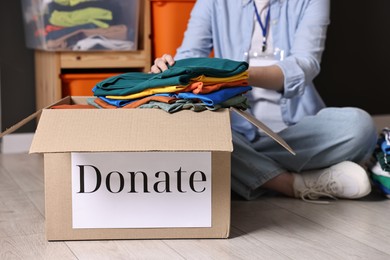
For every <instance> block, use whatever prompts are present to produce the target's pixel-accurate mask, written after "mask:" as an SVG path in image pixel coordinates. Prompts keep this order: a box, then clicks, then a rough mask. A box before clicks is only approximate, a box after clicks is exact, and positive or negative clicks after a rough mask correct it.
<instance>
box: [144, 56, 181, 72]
mask: <svg viewBox="0 0 390 260" xmlns="http://www.w3.org/2000/svg"><path fill="white" fill-rule="evenodd" d="M173 64H175V60H174V59H173V57H172V56H171V55H169V54H164V55H163V56H162V57H161V58H156V59H155V60H154V64H153V65H152V67H151V68H150V73H160V72H163V71H164V70H167V69H168V65H170V66H172V65H173Z"/></svg>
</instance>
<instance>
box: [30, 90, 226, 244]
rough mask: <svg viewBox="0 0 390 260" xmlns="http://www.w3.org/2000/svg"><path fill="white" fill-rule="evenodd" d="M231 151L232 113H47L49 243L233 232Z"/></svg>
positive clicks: (42, 149)
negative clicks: (230, 114) (231, 213)
mask: <svg viewBox="0 0 390 260" xmlns="http://www.w3.org/2000/svg"><path fill="white" fill-rule="evenodd" d="M59 104H86V97H67V98H65V99H63V100H61V101H60V102H59ZM232 149H233V147H232V137H231V130H230V117H229V110H227V109H221V110H218V111H204V112H199V113H196V112H193V111H188V110H183V111H179V112H176V113H174V114H169V113H167V112H165V111H163V110H160V109H50V108H47V109H43V111H42V114H41V117H40V120H39V124H38V127H37V130H36V133H35V136H34V139H33V142H32V145H31V149H30V152H31V153H43V154H44V172H45V207H46V208H45V216H46V237H47V240H96V239H162V238H227V237H228V236H229V229H230V156H231V152H232Z"/></svg>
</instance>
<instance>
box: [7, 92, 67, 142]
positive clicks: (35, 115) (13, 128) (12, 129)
mask: <svg viewBox="0 0 390 260" xmlns="http://www.w3.org/2000/svg"><path fill="white" fill-rule="evenodd" d="M70 102H71V97H70V96H68V97H65V98H63V99H61V100H59V101H57V102H56V103H54V104H51V105H49V106H47V107H44V108H42V109H39V110H37V111H35V112H34V113H33V114H31V115H29V116H28V117H26V118H24V119H22V120H20V121H19V122H17V123H16V124H14V125H13V126H11V127H9V128H7V129H6V130H4V131H3V132H1V133H0V138H2V137H4V136H6V135H8V134H11V133H13V132H15V131H16V130H18V129H19V128H21V127H22V126H24V125H25V124H27V123H28V122H30V121H31V120H33V119H35V118H38V117H39V115H40V114H41V113H42V110H43V109H45V108H49V107H51V106H53V105H59V104H69V103H70Z"/></svg>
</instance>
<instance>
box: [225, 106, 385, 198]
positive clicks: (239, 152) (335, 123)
mask: <svg viewBox="0 0 390 260" xmlns="http://www.w3.org/2000/svg"><path fill="white" fill-rule="evenodd" d="M278 134H279V135H280V136H281V137H282V138H283V139H284V140H285V141H286V142H287V144H289V145H290V147H291V148H292V149H293V150H294V151H295V152H296V155H292V154H290V153H289V152H288V151H287V150H285V149H284V148H283V147H282V146H280V145H279V144H278V143H276V142H275V141H274V140H273V139H271V138H270V137H268V136H261V137H260V138H259V139H257V140H255V141H253V142H250V141H248V140H247V139H246V138H245V137H244V136H243V135H241V134H239V133H237V132H234V131H233V147H234V151H233V153H232V189H233V191H234V192H236V193H237V194H239V195H241V196H242V197H244V198H245V199H248V200H251V199H255V198H257V197H259V196H260V195H262V194H263V193H265V192H266V190H265V189H262V188H261V186H262V185H263V184H264V183H265V182H267V181H269V180H270V179H272V178H274V177H276V176H277V175H279V174H281V173H283V172H286V171H289V172H295V173H300V172H304V171H307V170H313V169H320V168H324V167H330V166H332V165H334V164H337V163H339V162H342V161H353V162H356V163H361V162H364V161H365V160H367V159H369V158H370V156H371V155H372V153H373V151H374V149H375V145H376V142H377V138H378V132H377V130H376V128H375V125H374V122H373V120H372V118H371V116H370V115H369V114H368V113H367V112H365V111H363V110H361V109H359V108H352V107H345V108H324V109H322V110H321V111H320V112H319V113H318V114H317V115H313V116H307V117H305V118H303V119H302V120H301V121H300V122H299V123H297V124H295V125H293V126H290V127H288V128H286V129H284V130H283V131H281V132H279V133H278Z"/></svg>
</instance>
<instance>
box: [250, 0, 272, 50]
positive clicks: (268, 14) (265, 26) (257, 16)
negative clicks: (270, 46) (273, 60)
mask: <svg viewBox="0 0 390 260" xmlns="http://www.w3.org/2000/svg"><path fill="white" fill-rule="evenodd" d="M253 5H254V6H255V13H256V18H257V21H258V22H259V24H260V27H261V31H262V32H263V47H262V49H261V50H262V52H265V50H266V49H267V31H268V27H269V19H270V10H271V7H270V6H268V12H267V16H266V17H265V25H264V24H263V22H262V21H261V18H260V14H259V11H258V10H257V6H256V3H255V1H253Z"/></svg>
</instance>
